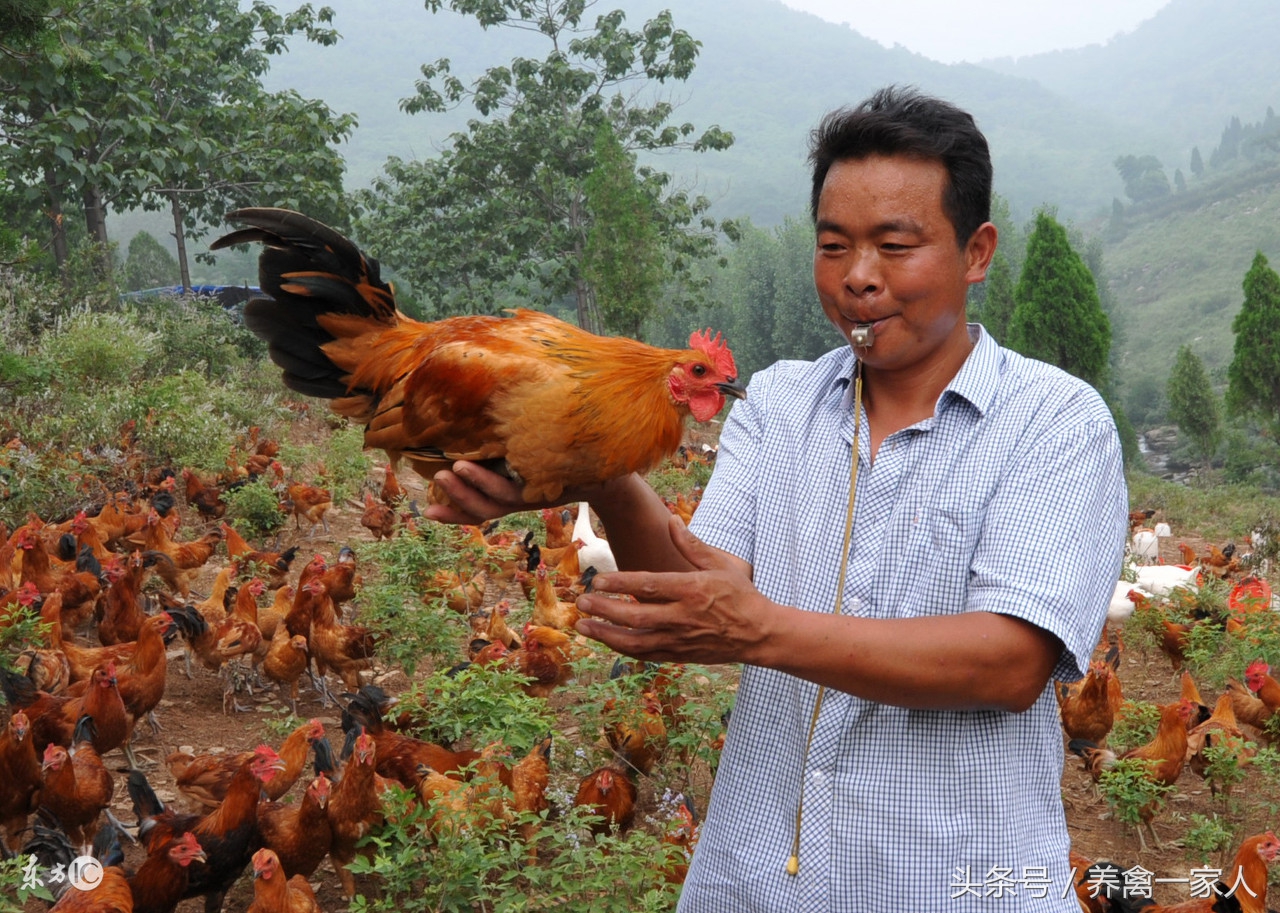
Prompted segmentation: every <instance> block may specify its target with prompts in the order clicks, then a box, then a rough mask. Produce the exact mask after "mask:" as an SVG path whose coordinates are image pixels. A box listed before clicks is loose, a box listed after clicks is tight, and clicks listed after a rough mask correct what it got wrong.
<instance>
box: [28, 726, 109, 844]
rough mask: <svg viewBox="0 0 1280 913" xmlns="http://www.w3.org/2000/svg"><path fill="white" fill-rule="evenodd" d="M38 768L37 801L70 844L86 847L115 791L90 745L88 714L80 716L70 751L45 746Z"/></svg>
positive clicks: (91, 839)
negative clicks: (50, 813)
mask: <svg viewBox="0 0 1280 913" xmlns="http://www.w3.org/2000/svg"><path fill="white" fill-rule="evenodd" d="M41 771H42V773H43V775H44V784H43V786H42V787H41V789H40V805H41V806H42V807H44V808H47V809H48V810H49V811H50V812H52V813H53V815H54V817H55V818H57V820H58V823H59V824H61V825H62V829H63V830H64V831H65V832H66V834H67V836H68V837H70V838H71V842H72V844H73V845H74V846H76V847H81V848H83V847H87V846H88V845H89V844H90V843H92V842H93V836H94V834H96V833H97V831H98V817H99V815H101V814H102V811H103V809H105V808H107V807H108V806H110V804H111V797H112V795H113V794H114V793H115V780H114V779H112V777H111V773H110V772H109V771H108V770H107V768H106V766H105V765H103V763H102V758H101V757H100V756H99V755H98V752H97V751H95V750H94V748H93V718H92V717H90V716H88V715H87V714H86V715H85V716H82V717H81V718H80V720H79V722H78V723H77V725H76V731H75V735H74V736H73V738H72V746H71V751H70V752H68V751H67V749H65V748H63V747H62V746H61V745H53V744H50V745H49V746H48V747H46V748H45V750H44V759H43V763H42V765H41Z"/></svg>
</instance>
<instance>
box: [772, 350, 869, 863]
mask: <svg viewBox="0 0 1280 913" xmlns="http://www.w3.org/2000/svg"><path fill="white" fill-rule="evenodd" d="M853 415H854V422H853V451H852V459H851V461H850V468H849V506H848V508H847V509H846V510H845V515H844V546H843V548H842V549H841V551H840V577H839V583H838V586H837V587H836V607H835V611H834V612H833V613H832V614H834V615H839V614H840V612H841V610H842V609H843V608H844V578H845V572H846V571H847V570H848V568H849V545H850V543H851V542H852V541H853V505H854V496H855V495H856V493H857V490H858V436H859V435H858V432H859V431H860V430H861V428H862V361H861V359H859V360H858V361H857V362H855V364H854V369H853ZM826 693H827V686H826V685H821V686H819V688H818V696H817V698H815V699H814V702H813V715H812V716H811V717H809V735H808V737H807V738H806V739H805V742H804V756H803V757H802V758H801V759H800V801H799V804H798V805H797V806H796V833H795V839H794V840H792V842H791V856H790V857H789V858H788V859H787V874H788V875H795V874H797V873H799V871H800V824H801V822H802V821H803V820H804V783H805V775H804V772H805V767H806V766H808V764H809V749H810V748H811V747H812V746H813V733H814V730H815V729H817V727H818V714H819V713H820V712H821V711H822V698H823V697H824V696H825V695H826Z"/></svg>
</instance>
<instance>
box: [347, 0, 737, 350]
mask: <svg viewBox="0 0 1280 913" xmlns="http://www.w3.org/2000/svg"><path fill="white" fill-rule="evenodd" d="M588 6H589V4H586V3H584V2H582V0H542V2H537V3H535V2H532V0H427V8H428V9H429V10H431V11H432V12H436V11H438V10H440V9H441V8H444V7H448V8H449V9H452V10H453V11H455V12H458V13H462V14H465V15H470V16H474V17H475V18H476V19H477V20H478V21H479V22H480V24H481V25H482V26H484V27H485V28H490V27H506V28H515V29H522V30H526V31H530V32H533V33H535V34H538V35H540V36H542V37H543V38H544V39H545V40H546V42H547V43H549V45H550V49H549V51H548V53H547V55H546V56H545V57H544V58H542V59H535V58H531V57H519V58H516V59H514V60H512V61H511V62H510V64H508V65H507V66H496V67H492V68H490V69H489V70H488V71H487V72H486V73H485V74H484V75H483V76H482V77H481V78H480V79H479V80H477V81H476V82H475V83H474V84H473V85H472V86H471V87H470V88H468V87H466V86H464V85H463V84H462V82H461V81H460V80H458V79H457V78H456V77H454V76H453V75H452V74H451V72H450V69H449V67H450V64H449V61H447V60H438V61H436V62H435V63H432V64H428V65H426V66H423V67H422V73H423V79H422V80H421V81H420V82H419V83H418V86H417V90H418V91H417V94H416V95H415V96H413V97H411V98H409V99H406V100H405V101H403V102H402V103H401V106H402V107H403V108H404V109H405V110H407V111H409V112H411V113H417V112H438V111H443V110H445V109H446V108H447V107H450V106H452V105H457V104H460V103H463V102H469V103H470V104H472V105H473V106H474V107H475V108H476V110H477V111H478V112H479V114H480V115H481V117H480V118H477V119H474V120H472V121H471V122H470V123H469V125H468V129H467V131H466V132H460V133H455V134H453V135H452V136H451V137H450V138H449V143H448V145H447V147H446V148H445V149H444V151H443V152H442V154H441V155H440V156H439V157H437V158H434V159H430V160H426V161H422V162H405V161H402V160H399V159H392V160H390V161H389V162H388V163H387V166H386V168H385V171H384V176H383V177H382V178H381V179H379V180H378V181H376V182H375V184H374V186H373V188H371V190H370V191H369V192H366V193H362V194H360V195H359V201H360V204H361V207H362V209H363V212H362V214H361V218H360V220H359V222H358V226H357V229H358V234H359V235H360V237H361V240H362V242H363V243H364V244H365V245H366V246H368V247H370V248H371V249H373V250H375V251H377V253H378V254H379V256H380V257H382V259H384V260H388V261H390V262H394V263H396V264H399V265H400V266H401V269H402V270H403V278H404V279H406V280H407V281H408V284H409V286H410V287H411V289H412V290H413V291H414V292H415V293H417V295H418V297H419V298H426V299H427V304H429V310H430V311H432V312H434V313H435V314H436V315H443V314H447V313H456V312H458V311H473V312H489V311H493V310H496V309H498V308H499V307H501V306H502V305H503V303H504V301H505V300H506V298H507V297H508V296H512V295H518V296H519V298H520V300H523V301H525V302H528V301H535V302H541V303H542V304H543V306H546V307H552V306H555V305H557V304H559V303H561V302H562V301H564V300H566V299H568V300H569V301H570V302H571V306H572V308H573V310H574V311H575V313H576V315H577V319H578V322H579V324H580V325H581V326H583V327H586V328H588V329H592V330H599V329H600V328H601V327H602V326H603V325H605V323H606V320H605V315H604V314H602V313H601V310H600V306H599V304H600V296H599V295H598V294H597V291H598V290H597V289H596V288H595V287H594V285H593V282H592V279H591V278H589V276H588V270H586V269H585V266H586V263H587V260H588V257H587V247H588V238H589V237H591V236H592V232H593V231H595V232H597V234H596V235H595V237H596V239H597V243H598V242H599V239H600V238H602V237H604V236H605V234H601V233H606V234H607V233H608V232H610V231H612V230H613V229H612V228H611V227H610V226H609V224H608V219H609V218H610V217H611V216H610V213H612V214H613V215H616V214H617V211H616V210H615V209H612V208H611V207H610V205H608V204H607V202H606V203H604V205H603V206H602V209H601V211H600V212H595V211H593V204H592V200H591V199H590V197H589V195H588V192H587V182H588V178H589V176H590V175H591V174H592V173H593V172H594V171H595V170H596V168H597V167H598V165H600V164H601V163H600V162H599V161H598V156H599V155H600V154H601V153H606V154H609V155H612V154H613V153H612V151H610V150H611V147H610V150H607V149H605V148H604V147H601V146H599V145H598V137H599V136H600V135H601V130H602V128H604V127H606V126H607V127H608V129H609V131H610V132H611V133H612V136H613V138H614V142H616V144H617V146H618V147H619V148H620V149H621V150H622V151H623V152H625V153H626V156H627V157H628V161H629V163H630V165H629V166H630V167H631V169H632V171H633V175H634V177H633V182H634V186H632V187H631V188H630V189H625V188H626V184H625V182H623V181H621V180H620V178H618V177H617V172H616V171H615V178H614V179H613V181H612V184H613V186H614V188H615V189H616V190H617V191H618V192H623V191H624V189H625V192H626V193H631V194H635V195H636V197H635V198H637V199H639V198H644V199H646V200H647V201H648V205H647V208H646V211H645V218H646V220H650V219H651V223H650V224H651V228H652V231H653V234H654V236H656V238H657V239H659V242H660V248H661V252H662V255H663V260H664V268H665V272H666V275H667V280H668V281H667V284H666V287H665V289H664V296H663V297H664V298H666V299H668V300H669V301H678V302H686V301H689V300H692V299H696V298H697V297H698V293H699V291H700V290H701V289H702V288H703V287H705V280H704V279H703V278H702V277H701V276H700V275H699V274H698V273H697V272H696V271H695V270H694V269H693V266H694V264H695V263H696V262H697V261H699V260H700V259H702V258H705V257H708V256H711V255H712V254H714V252H715V251H716V236H715V229H716V228H717V226H716V224H715V223H714V222H713V221H712V220H711V219H710V218H708V216H707V215H706V211H707V209H708V207H709V206H710V201H709V200H707V199H705V198H704V197H701V196H694V195H691V194H690V193H688V192H686V191H683V190H679V189H676V188H674V187H673V186H672V185H671V178H670V176H669V175H667V174H666V173H664V172H661V171H658V170H656V169H655V168H653V167H651V166H649V165H640V164H636V163H635V159H634V156H636V155H637V154H639V153H647V152H657V151H664V150H676V149H691V150H694V151H704V150H710V149H723V148H727V147H728V146H729V145H730V143H731V142H732V136H731V135H730V134H728V133H725V132H724V131H722V130H720V129H718V128H716V127H712V128H710V129H708V130H706V131H704V132H702V133H701V134H698V133H697V132H696V131H695V128H694V126H693V125H692V124H689V123H684V124H678V125H677V124H671V123H669V122H668V121H669V120H670V118H671V115H672V113H673V112H674V106H673V105H672V104H671V103H670V102H668V101H664V100H658V99H649V100H646V99H645V97H644V94H643V87H644V86H654V85H656V84H664V83H667V82H668V81H683V80H685V79H687V78H688V77H689V75H690V74H691V73H692V72H693V66H694V61H695V60H696V58H697V55H698V47H699V45H698V42H696V41H695V40H694V39H693V38H692V37H690V36H689V35H688V34H687V33H686V32H683V31H681V30H679V29H677V28H675V26H674V24H673V22H672V19H671V16H670V14H669V13H667V12H663V13H660V14H659V15H658V16H656V17H655V18H653V19H651V20H650V21H648V22H646V23H645V24H644V25H643V26H642V27H641V28H640V29H638V30H631V29H628V28H626V27H625V17H624V15H623V13H622V12H621V11H618V10H615V11H613V12H610V13H606V14H604V15H601V16H599V17H597V18H596V20H595V25H594V28H588V27H586V23H585V22H584V16H585V13H586V9H587V7H588ZM624 90H625V91H624ZM619 161H620V160H616V159H615V160H614V161H613V162H612V163H605V164H606V166H607V167H609V168H612V169H616V168H617V167H618V162H619ZM607 199H608V197H607V195H606V196H600V195H599V193H597V197H596V201H597V202H598V203H601V202H602V201H607ZM606 210H607V211H606ZM597 222H600V223H602V224H601V225H600V226H598V227H595V228H593V226H596V223H597ZM598 265H599V261H597V266H598ZM593 275H595V278H596V279H597V280H598V279H599V278H600V274H599V273H595V274H593ZM419 303H423V302H421V301H420V302H419ZM645 304H646V302H644V301H642V300H641V299H640V298H639V297H638V296H637V297H632V299H631V305H630V306H632V307H643V306H644V305H645ZM647 305H648V307H650V308H652V307H653V306H655V305H656V301H655V300H654V299H652V298H650V299H649V300H648V301H647ZM645 316H647V315H645V314H642V313H640V312H639V311H637V312H635V313H633V314H632V315H630V316H628V318H627V319H626V320H625V321H623V323H624V324H626V325H629V326H630V325H639V323H640V322H642V321H643V319H644V317H645ZM633 317H634V318H638V320H634V321H633V319H632V318H633Z"/></svg>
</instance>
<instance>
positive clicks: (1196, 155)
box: [1191, 146, 1204, 177]
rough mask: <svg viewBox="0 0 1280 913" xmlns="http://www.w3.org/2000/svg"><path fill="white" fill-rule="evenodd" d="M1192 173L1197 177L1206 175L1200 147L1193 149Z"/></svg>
mask: <svg viewBox="0 0 1280 913" xmlns="http://www.w3.org/2000/svg"><path fill="white" fill-rule="evenodd" d="M1191 173H1192V174H1194V175H1195V176H1196V177H1200V175H1202V174H1204V159H1202V158H1201V157H1200V147H1199V146H1193V147H1192V149H1191Z"/></svg>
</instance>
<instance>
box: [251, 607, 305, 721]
mask: <svg viewBox="0 0 1280 913" xmlns="http://www.w3.org/2000/svg"><path fill="white" fill-rule="evenodd" d="M310 658H311V657H310V652H309V648H308V646H307V638H306V637H304V636H303V635H301V634H295V635H293V636H290V635H289V629H288V628H287V627H285V626H284V625H283V624H280V625H277V626H276V633H275V636H274V637H272V638H271V642H270V645H269V646H268V649H267V655H266V657H265V658H264V659H263V661H262V672H263V674H264V675H265V676H266V677H267V680H268V681H271V682H275V683H276V684H277V685H279V686H280V688H281V693H283V690H284V688H285V686H288V688H289V710H290V712H292V713H293V714H294V715H295V716H296V715H297V713H298V679H299V677H300V676H301V675H302V673H303V672H305V671H307V662H308V661H309V660H310Z"/></svg>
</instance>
